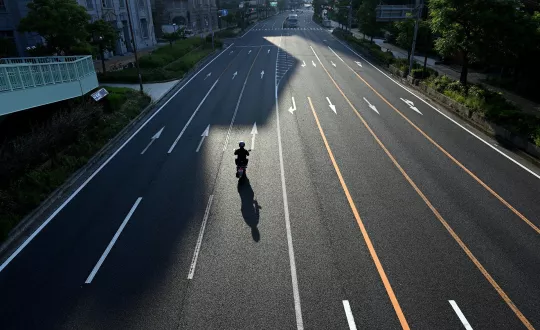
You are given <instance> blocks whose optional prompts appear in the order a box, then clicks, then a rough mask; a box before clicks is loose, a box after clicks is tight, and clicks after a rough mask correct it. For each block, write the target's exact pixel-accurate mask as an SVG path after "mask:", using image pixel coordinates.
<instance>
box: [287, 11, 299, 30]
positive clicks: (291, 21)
mask: <svg viewBox="0 0 540 330" xmlns="http://www.w3.org/2000/svg"><path fill="white" fill-rule="evenodd" d="M297 26H298V15H296V14H290V15H289V17H287V27H291V28H295V27H297Z"/></svg>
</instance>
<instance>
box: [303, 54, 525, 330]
mask: <svg viewBox="0 0 540 330" xmlns="http://www.w3.org/2000/svg"><path fill="white" fill-rule="evenodd" d="M312 50H313V48H312ZM313 53H314V54H315V56H317V54H316V53H315V51H313ZM318 58H319V57H318V56H317V59H318ZM319 63H321V66H322V68H323V69H324V71H325V72H326V74H327V75H328V78H330V80H331V81H332V82H333V83H334V86H335V87H336V88H337V90H338V91H339V92H340V93H341V95H342V96H343V98H344V99H345V101H347V103H348V104H349V106H350V107H351V109H353V110H354V113H355V114H356V116H357V117H358V118H359V119H360V121H361V122H362V124H363V125H364V126H365V127H366V129H367V130H368V131H369V133H370V134H371V136H373V138H374V139H375V141H376V142H377V144H379V146H380V147H381V149H382V150H383V151H384V152H385V153H386V155H387V156H388V158H390V160H391V161H392V163H394V165H395V166H396V167H397V169H398V170H399V171H400V172H401V174H402V175H403V177H404V178H405V179H406V180H407V182H409V184H410V185H411V186H412V188H413V189H414V190H415V191H416V193H417V194H418V195H419V196H420V197H421V198H422V200H423V201H424V203H426V205H427V206H428V207H429V209H430V210H431V212H433V214H434V215H435V217H436V218H437V220H439V222H440V223H441V224H442V225H443V226H444V228H445V229H446V230H447V231H448V233H449V234H450V236H452V238H453V239H454V240H455V241H456V242H457V243H458V244H459V246H460V247H461V249H463V251H464V252H465V254H466V255H467V256H468V257H469V259H470V260H471V261H472V262H473V263H474V265H475V266H476V267H477V268H478V270H479V271H480V272H481V273H482V275H484V277H485V278H486V280H487V281H488V282H489V283H490V284H491V286H492V287H493V288H494V289H495V291H497V293H498V294H499V295H500V296H501V298H502V299H503V300H504V302H505V303H506V304H507V305H508V307H510V309H511V310H512V311H513V312H514V314H515V315H516V316H517V317H518V318H519V319H520V321H521V322H522V323H523V325H524V326H525V327H526V328H527V329H529V330H533V329H534V327H533V326H532V324H531V323H530V322H529V320H527V318H526V317H525V315H523V313H521V311H520V310H519V309H518V308H517V306H516V305H515V304H514V302H513V301H512V300H511V299H510V297H508V295H507V294H506V292H504V290H503V289H502V288H501V287H500V286H499V284H498V283H497V282H496V281H495V280H494V279H493V277H491V275H490V274H489V273H488V271H487V270H486V269H485V268H484V266H483V265H482V264H481V263H480V261H478V259H476V257H475V256H474V255H473V253H472V252H471V250H469V248H468V247H467V245H465V243H464V242H463V241H462V240H461V238H460V237H459V236H458V235H457V234H456V232H455V231H454V230H453V229H452V227H450V225H449V224H448V222H446V220H445V219H444V218H443V217H442V215H441V214H440V213H439V211H437V209H436V208H435V207H434V206H433V204H431V202H430V201H429V199H428V198H427V197H426V195H424V193H423V192H422V191H421V190H420V188H418V186H417V185H416V183H414V181H413V180H412V179H411V177H409V175H408V174H407V172H405V170H404V169H403V168H402V167H401V165H400V164H399V163H398V162H397V160H396V159H395V158H394V156H393V155H392V154H391V153H390V151H389V150H388V149H387V148H386V146H385V145H384V144H383V143H382V141H381V140H380V139H379V137H378V136H377V135H376V134H375V132H374V131H373V130H372V129H371V127H370V126H369V125H368V123H367V122H366V120H365V119H364V117H362V115H361V114H360V112H358V110H357V109H356V107H355V106H354V105H353V104H352V102H351V101H350V100H349V98H348V97H347V96H346V95H345V93H344V92H343V90H342V89H341V88H340V87H339V85H338V84H337V82H336V81H335V80H334V78H332V75H330V72H328V70H327V69H326V67H325V66H324V65H323V64H322V62H321V60H319Z"/></svg>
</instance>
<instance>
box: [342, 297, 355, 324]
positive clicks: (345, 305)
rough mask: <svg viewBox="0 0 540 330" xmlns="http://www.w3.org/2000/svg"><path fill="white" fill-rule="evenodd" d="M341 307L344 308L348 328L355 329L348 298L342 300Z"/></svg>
mask: <svg viewBox="0 0 540 330" xmlns="http://www.w3.org/2000/svg"><path fill="white" fill-rule="evenodd" d="M343 308H344V309H345V315H346V316H347V322H348V323H349V329H350V330H356V323H354V317H353V315H352V311H351V305H350V304H349V301H348V300H343Z"/></svg>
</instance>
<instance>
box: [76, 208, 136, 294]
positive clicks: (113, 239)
mask: <svg viewBox="0 0 540 330" xmlns="http://www.w3.org/2000/svg"><path fill="white" fill-rule="evenodd" d="M141 200H142V197H139V198H137V200H136V201H135V204H133V206H132V207H131V210H129V213H128V215H127V216H126V218H125V219H124V221H123V222H122V224H121V225H120V227H119V228H118V230H117V231H116V234H114V236H113V238H112V240H111V242H110V243H109V245H108V246H107V248H106V249H105V252H103V254H102V255H101V258H99V260H98V262H97V264H96V265H95V266H94V269H92V272H91V273H90V275H88V278H87V279H86V281H85V282H84V283H86V284H90V283H92V280H93V279H94V277H95V276H96V274H97V272H98V270H99V268H100V267H101V265H102V264H103V262H104V261H105V258H107V256H108V255H109V252H111V249H112V248H113V246H114V243H116V240H118V237H120V234H121V233H122V230H124V227H126V225H127V223H128V221H129V219H130V218H131V216H132V215H133V213H134V212H135V210H136V209H137V206H139V203H140V202H141Z"/></svg>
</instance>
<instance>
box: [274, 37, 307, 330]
mask: <svg viewBox="0 0 540 330" xmlns="http://www.w3.org/2000/svg"><path fill="white" fill-rule="evenodd" d="M282 38H283V36H280V38H279V45H278V47H281V40H282ZM277 62H278V58H277V56H276V68H277ZM275 79H276V82H275V100H276V124H277V125H276V127H277V138H278V153H279V170H280V173H281V190H282V193H283V210H284V212H285V227H286V229H287V246H288V248H289V264H290V266H291V281H292V287H293V297H294V311H295V315H296V328H297V330H304V321H303V320H302V306H301V304H300V292H299V290H298V277H297V275H296V261H295V259H294V248H293V241H292V234H291V219H290V215H289V201H288V199H287V187H286V185H285V166H284V164H283V148H282V146H281V128H280V124H279V102H278V87H279V86H278V81H277V74H276V76H275Z"/></svg>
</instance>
